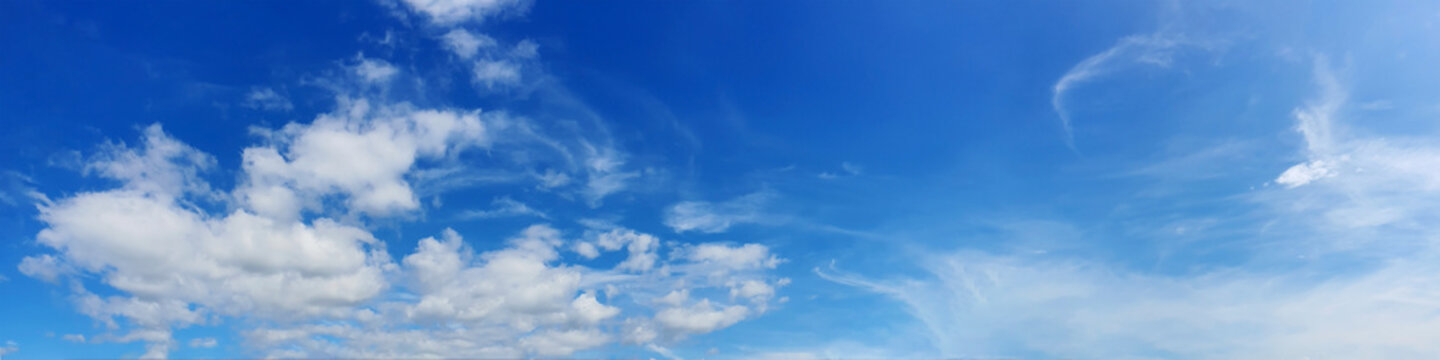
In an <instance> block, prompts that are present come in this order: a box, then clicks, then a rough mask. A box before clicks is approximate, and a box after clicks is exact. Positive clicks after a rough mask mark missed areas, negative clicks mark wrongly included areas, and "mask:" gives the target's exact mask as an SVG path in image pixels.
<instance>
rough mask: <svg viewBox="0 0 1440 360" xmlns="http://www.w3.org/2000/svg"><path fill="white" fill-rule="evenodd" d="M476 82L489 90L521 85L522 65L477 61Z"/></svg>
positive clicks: (499, 61)
mask: <svg viewBox="0 0 1440 360" xmlns="http://www.w3.org/2000/svg"><path fill="white" fill-rule="evenodd" d="M473 70H474V72H475V82H476V83H478V84H482V85H485V88H487V89H495V88H497V87H500V86H508V85H516V84H519V83H520V65H519V64H516V63H514V62H511V61H509V60H490V59H485V60H478V61H475V67H474V69H473Z"/></svg>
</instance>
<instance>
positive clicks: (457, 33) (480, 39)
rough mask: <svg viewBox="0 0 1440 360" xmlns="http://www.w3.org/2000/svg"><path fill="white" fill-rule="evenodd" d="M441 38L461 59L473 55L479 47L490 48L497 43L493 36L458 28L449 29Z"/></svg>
mask: <svg viewBox="0 0 1440 360" xmlns="http://www.w3.org/2000/svg"><path fill="white" fill-rule="evenodd" d="M441 39H443V40H444V41H445V46H447V47H449V48H450V51H451V52H454V53H455V55H456V56H459V57H460V58H462V59H469V58H472V57H475V54H476V53H478V52H479V51H480V49H486V48H492V47H495V46H496V45H497V43H496V42H495V39H494V38H491V37H489V36H486V35H485V34H475V33H471V32H469V31H466V30H465V29H460V28H456V29H452V30H450V32H448V33H445V35H444V36H442V37H441Z"/></svg>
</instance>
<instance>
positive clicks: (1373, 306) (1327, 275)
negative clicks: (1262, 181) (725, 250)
mask: <svg viewBox="0 0 1440 360" xmlns="http://www.w3.org/2000/svg"><path fill="white" fill-rule="evenodd" d="M1315 78H1316V80H1317V83H1318V84H1319V88H1320V96H1319V97H1318V98H1317V99H1316V100H1315V101H1312V102H1310V103H1308V104H1307V105H1306V106H1304V107H1302V108H1301V109H1299V110H1297V111H1296V112H1295V121H1296V122H1297V129H1298V130H1299V132H1300V133H1301V135H1302V136H1303V137H1304V139H1305V141H1306V143H1305V147H1304V149H1302V151H1301V152H1302V154H1303V155H1304V156H1305V157H1306V159H1305V160H1303V162H1301V163H1300V164H1299V165H1296V166H1294V167H1291V168H1290V169H1289V170H1287V171H1285V173H1284V174H1282V175H1281V176H1280V178H1279V179H1276V182H1277V183H1280V184H1283V185H1287V186H1286V187H1283V188H1282V187H1273V188H1266V189H1261V190H1257V191H1255V193H1254V194H1252V195H1249V196H1246V197H1245V198H1244V200H1243V201H1246V202H1249V203H1247V204H1240V205H1237V206H1244V205H1249V206H1258V209H1255V210H1256V211H1253V212H1252V213H1254V214H1256V215H1255V216H1256V218H1255V219H1246V220H1247V221H1253V222H1255V223H1259V224H1260V225H1256V228H1254V229H1250V228H1243V227H1242V229H1245V230H1247V231H1245V232H1246V233H1249V234H1250V235H1249V236H1250V237H1247V238H1242V240H1244V242H1247V243H1254V245H1253V246H1249V247H1244V248H1242V249H1240V250H1242V251H1245V253H1244V256H1243V257H1245V258H1247V259H1251V260H1248V261H1237V262H1235V263H1231V264H1227V266H1226V267H1223V268H1208V269H1194V270H1190V271H1188V272H1183V273H1179V274H1157V273H1149V272H1144V271H1140V270H1136V269H1132V268H1125V267H1122V266H1118V265H1108V264H1103V263H1099V262H1097V261H1094V260H1087V259H1071V258H1063V257H1047V256H1043V255H1034V256H1030V255H1012V254H995V253H983V252H968V251H960V252H954V253H930V254H925V255H920V256H918V259H919V260H916V261H917V262H918V263H920V264H921V266H922V267H923V269H924V270H926V272H927V276H924V277H917V278H901V279H887V280H886V281H877V280H875V279H867V278H862V277H859V276H854V275H847V274H843V273H839V272H838V271H835V270H823V271H822V270H820V269H816V272H817V273H819V274H820V275H821V276H823V277H825V278H828V279H830V280H832V281H836V282H839V283H843V284H849V285H853V286H857V287H861V288H865V289H869V290H872V291H874V292H876V293H880V294H885V295H887V296H889V297H891V298H893V299H895V300H897V301H899V302H901V303H902V304H904V305H905V307H906V309H907V310H908V311H909V312H910V313H911V314H912V315H913V316H914V318H915V319H917V320H918V321H920V322H921V323H922V324H923V325H924V327H925V334H926V335H927V336H928V337H929V338H930V340H931V343H932V344H933V345H934V346H935V348H936V351H937V352H938V353H939V354H940V355H941V356H1030V357H1061V356H1063V357H1079V358H1114V357H1141V358H1144V357H1151V358H1169V357H1186V358H1196V359H1233V358H1257V359H1260V358H1424V357H1426V356H1429V355H1428V354H1433V353H1436V352H1440V344H1437V343H1435V342H1433V341H1430V340H1429V339H1428V337H1429V334H1433V333H1436V332H1437V331H1440V317H1437V316H1436V315H1435V314H1437V313H1440V302H1436V301H1433V300H1431V299H1434V298H1436V297H1437V296H1440V293H1437V291H1436V290H1435V289H1440V276H1437V275H1436V274H1440V268H1437V266H1436V264H1440V261H1437V260H1440V256H1437V254H1440V252H1437V250H1440V248H1437V247H1436V246H1435V245H1434V235H1433V234H1435V233H1436V231H1440V227H1437V225H1436V224H1440V216H1437V215H1435V214H1437V213H1440V206H1437V205H1435V204H1437V203H1440V170H1437V169H1440V160H1437V159H1440V146H1436V143H1435V142H1434V141H1433V137H1414V138H1383V137H1376V136H1362V135H1361V134H1362V133H1361V132H1352V131H1346V129H1345V127H1344V126H1341V124H1340V123H1339V120H1340V115H1341V114H1342V110H1343V109H1345V103H1344V101H1345V100H1344V99H1345V98H1346V96H1345V91H1344V89H1343V88H1342V87H1340V83H1339V81H1337V79H1336V78H1335V76H1334V74H1333V72H1332V70H1331V69H1330V68H1329V67H1328V65H1327V64H1326V63H1325V62H1324V61H1323V59H1321V60H1317V61H1316V68H1315ZM1297 169H1298V170H1297ZM1320 178H1324V179H1325V180H1324V181H1315V180H1317V179H1320ZM1302 185H1303V186H1302ZM1221 225H1225V224H1221ZM1229 225H1230V226H1244V225H1234V224H1229ZM1217 226H1218V225H1217ZM1297 257H1299V258H1300V259H1298V260H1297Z"/></svg>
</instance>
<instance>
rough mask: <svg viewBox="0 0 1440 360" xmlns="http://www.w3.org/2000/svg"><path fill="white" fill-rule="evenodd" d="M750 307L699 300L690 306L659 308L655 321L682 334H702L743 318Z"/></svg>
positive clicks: (732, 323)
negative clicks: (721, 304) (720, 304)
mask: <svg viewBox="0 0 1440 360" xmlns="http://www.w3.org/2000/svg"><path fill="white" fill-rule="evenodd" d="M749 313H750V309H748V308H746V307H744V306H741V305H730V306H724V307H722V306H717V305H715V304H711V303H710V300H708V299H705V300H700V301H698V302H696V303H695V304H694V305H691V306H677V307H671V308H667V309H664V310H660V312H659V313H656V314H655V322H656V323H659V324H660V326H662V327H664V328H666V329H669V330H672V331H675V332H678V333H682V334H704V333H708V332H711V331H715V330H718V329H720V328H724V327H727V326H730V325H734V324H735V323H736V322H739V321H740V320H743V319H745V316H746V315H748V314H749Z"/></svg>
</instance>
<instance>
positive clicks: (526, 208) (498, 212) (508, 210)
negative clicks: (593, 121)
mask: <svg viewBox="0 0 1440 360" xmlns="http://www.w3.org/2000/svg"><path fill="white" fill-rule="evenodd" d="M491 205H493V206H494V208H492V209H489V210H466V211H463V212H460V215H458V216H459V218H461V219H493V218H500V217H510V216H534V217H538V218H541V219H548V218H550V217H549V216H548V215H545V213H544V212H541V211H540V210H535V209H534V208H531V207H530V205H526V204H525V203H522V202H519V201H515V199H511V198H510V197H509V196H501V197H498V198H495V200H494V201H491Z"/></svg>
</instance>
